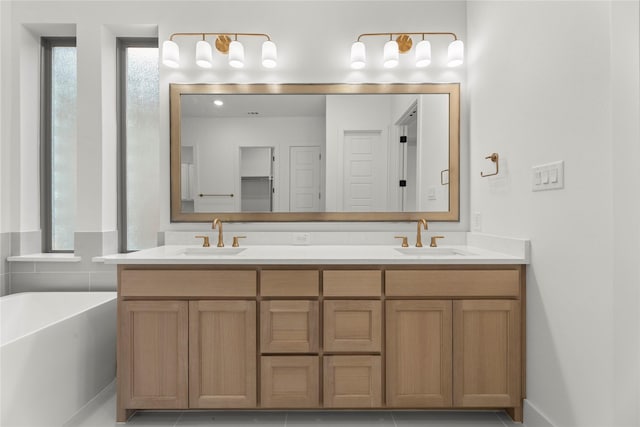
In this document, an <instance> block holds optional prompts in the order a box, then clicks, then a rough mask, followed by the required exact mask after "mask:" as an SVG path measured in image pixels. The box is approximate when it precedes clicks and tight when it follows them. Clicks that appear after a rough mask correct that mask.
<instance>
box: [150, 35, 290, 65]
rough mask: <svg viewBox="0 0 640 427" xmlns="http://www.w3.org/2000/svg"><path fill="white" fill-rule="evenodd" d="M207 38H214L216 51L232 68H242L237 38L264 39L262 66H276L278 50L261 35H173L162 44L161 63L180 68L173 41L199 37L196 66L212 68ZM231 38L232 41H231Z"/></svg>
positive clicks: (240, 45)
mask: <svg viewBox="0 0 640 427" xmlns="http://www.w3.org/2000/svg"><path fill="white" fill-rule="evenodd" d="M208 36H215V37H216V39H215V43H214V44H215V47H216V50H217V51H218V52H220V53H222V54H225V55H226V54H228V55H229V59H228V61H229V65H230V66H231V67H233V68H242V67H244V46H243V45H242V43H240V42H239V41H238V37H239V36H241V37H264V38H266V39H267V40H266V41H265V42H264V43H262V66H263V67H265V68H274V67H275V66H276V65H277V64H278V50H277V48H276V45H275V43H274V42H273V41H271V37H269V35H268V34H262V33H173V34H171V36H169V40H165V41H164V42H163V43H162V63H163V64H164V65H166V66H167V67H170V68H178V67H180V48H179V47H178V44H177V43H176V42H175V41H174V40H173V39H174V38H175V37H200V38H201V39H202V40H199V41H198V42H197V43H196V58H195V59H196V64H197V65H198V66H199V67H202V68H211V67H213V49H212V48H211V44H209V42H208V41H207V37H208ZM232 37H233V40H232V39H231V38H232Z"/></svg>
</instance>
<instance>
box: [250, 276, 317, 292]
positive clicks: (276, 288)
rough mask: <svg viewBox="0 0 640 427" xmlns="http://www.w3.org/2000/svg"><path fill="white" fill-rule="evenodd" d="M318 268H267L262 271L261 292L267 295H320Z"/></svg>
mask: <svg viewBox="0 0 640 427" xmlns="http://www.w3.org/2000/svg"><path fill="white" fill-rule="evenodd" d="M319 288H320V273H319V272H318V271H317V270H266V271H262V272H261V273H260V294H261V295H262V296H265V297H315V296H318V295H319V293H320V292H319Z"/></svg>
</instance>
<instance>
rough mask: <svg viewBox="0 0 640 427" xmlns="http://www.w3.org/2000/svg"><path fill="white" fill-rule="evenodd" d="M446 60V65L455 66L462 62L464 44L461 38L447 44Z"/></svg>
mask: <svg viewBox="0 0 640 427" xmlns="http://www.w3.org/2000/svg"><path fill="white" fill-rule="evenodd" d="M448 54H449V55H448V57H449V59H448V61H447V65H448V66H449V67H457V66H458V65H461V64H462V63H463V62H464V44H463V43H462V40H454V41H452V42H451V44H449V49H448Z"/></svg>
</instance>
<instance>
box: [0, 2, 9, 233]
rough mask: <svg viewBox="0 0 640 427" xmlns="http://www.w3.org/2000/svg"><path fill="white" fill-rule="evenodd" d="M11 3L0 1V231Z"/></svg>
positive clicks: (5, 228) (5, 191)
mask: <svg viewBox="0 0 640 427" xmlns="http://www.w3.org/2000/svg"><path fill="white" fill-rule="evenodd" d="M10 46H11V3H9V2H0V233H3V232H9V231H10V230H11V221H10V213H11V210H10V208H9V203H10V200H11V199H10V193H11V187H10V185H9V182H10V177H11V144H10V141H11V138H10V134H9V132H10V127H9V124H10V123H11V102H10V101H11V74H10V71H11V70H10V68H9V66H8V64H9V61H10V59H11V58H10V53H11V50H10Z"/></svg>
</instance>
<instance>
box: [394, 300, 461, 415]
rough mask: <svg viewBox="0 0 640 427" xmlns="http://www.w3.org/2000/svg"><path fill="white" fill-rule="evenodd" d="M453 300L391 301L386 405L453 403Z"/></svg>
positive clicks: (440, 404)
mask: <svg viewBox="0 0 640 427" xmlns="http://www.w3.org/2000/svg"><path fill="white" fill-rule="evenodd" d="M451 316H452V304H451V301H438V300H436V301H430V300H428V301H410V300H406V301H405V300H400V301H387V302H386V335H387V345H386V357H387V364H386V365H387V406H391V407H396V408H444V407H450V406H451V403H452V394H451V390H452V378H451V366H452V339H451V334H452V317H451Z"/></svg>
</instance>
